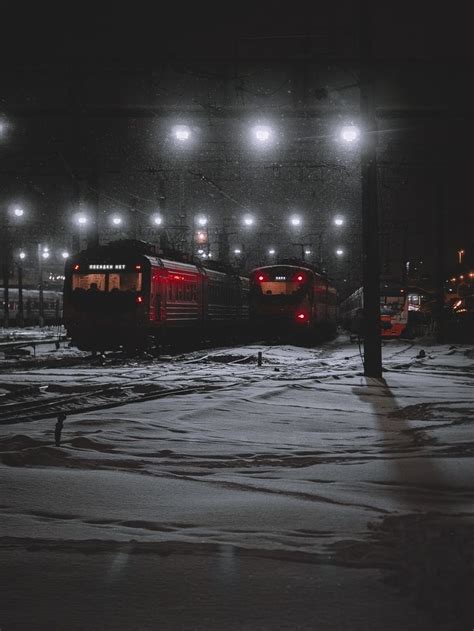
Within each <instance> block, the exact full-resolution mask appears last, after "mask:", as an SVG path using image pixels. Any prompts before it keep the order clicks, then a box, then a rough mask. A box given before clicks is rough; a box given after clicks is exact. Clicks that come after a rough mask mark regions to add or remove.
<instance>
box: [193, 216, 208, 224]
mask: <svg viewBox="0 0 474 631" xmlns="http://www.w3.org/2000/svg"><path fill="white" fill-rule="evenodd" d="M196 223H197V225H198V226H203V227H204V226H206V225H207V217H204V215H199V217H196Z"/></svg>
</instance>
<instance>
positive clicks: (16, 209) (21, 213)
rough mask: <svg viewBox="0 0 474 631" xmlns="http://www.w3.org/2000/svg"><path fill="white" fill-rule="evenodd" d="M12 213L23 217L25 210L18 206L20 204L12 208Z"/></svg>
mask: <svg viewBox="0 0 474 631" xmlns="http://www.w3.org/2000/svg"><path fill="white" fill-rule="evenodd" d="M13 214H14V215H15V217H23V215H24V214H25V211H24V210H23V208H20V206H15V208H14V209H13Z"/></svg>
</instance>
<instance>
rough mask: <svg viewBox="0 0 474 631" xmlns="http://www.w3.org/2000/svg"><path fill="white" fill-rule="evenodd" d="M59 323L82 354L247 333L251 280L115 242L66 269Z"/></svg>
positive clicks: (73, 261) (137, 245)
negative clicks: (61, 316)
mask: <svg viewBox="0 0 474 631" xmlns="http://www.w3.org/2000/svg"><path fill="white" fill-rule="evenodd" d="M65 277H66V280H65V284H64V324H65V326H66V329H67V331H68V334H69V335H70V336H71V337H72V340H73V343H74V344H75V345H77V346H78V347H79V348H81V349H84V350H111V349H117V348H120V347H123V348H127V349H143V348H146V347H147V346H149V344H150V342H153V343H157V344H173V343H177V342H184V341H185V340H189V341H198V340H202V339H203V338H206V337H211V338H216V337H222V336H223V335H224V334H226V333H228V334H229V335H230V334H234V333H237V332H238V331H239V330H240V329H241V328H243V327H245V326H248V321H249V305H248V293H249V284H248V279H247V278H244V277H241V276H239V275H238V274H236V273H234V272H232V271H231V270H230V269H224V268H222V269H211V266H210V265H209V266H207V265H206V266H204V265H202V264H201V263H200V262H185V261H179V260H172V259H170V258H164V257H161V256H159V255H158V254H157V252H156V250H155V247H154V246H153V245H151V244H148V243H144V242H140V241H116V242H113V243H110V244H109V245H105V246H99V247H96V248H92V249H88V250H85V251H83V252H81V253H80V254H79V255H77V256H75V257H73V258H71V259H70V260H69V261H68V263H67V264H66V272H65Z"/></svg>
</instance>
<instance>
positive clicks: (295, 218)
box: [290, 215, 301, 228]
mask: <svg viewBox="0 0 474 631" xmlns="http://www.w3.org/2000/svg"><path fill="white" fill-rule="evenodd" d="M290 224H291V225H292V226H293V227H294V228H298V226H301V217H299V216H298V215H292V216H291V217H290Z"/></svg>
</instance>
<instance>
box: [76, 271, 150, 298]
mask: <svg viewBox="0 0 474 631" xmlns="http://www.w3.org/2000/svg"><path fill="white" fill-rule="evenodd" d="M141 288H142V275H141V272H121V273H120V274H117V273H107V274H73V276H72V289H73V291H74V290H76V289H77V290H79V291H80V290H82V291H90V292H94V291H100V292H104V293H105V292H113V293H118V292H136V291H141Z"/></svg>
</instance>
